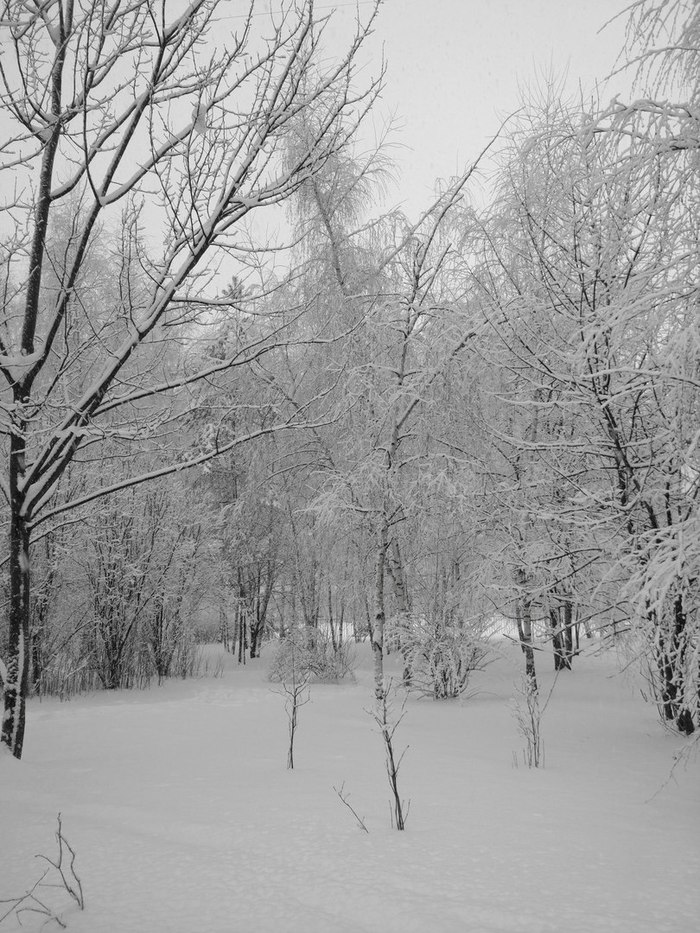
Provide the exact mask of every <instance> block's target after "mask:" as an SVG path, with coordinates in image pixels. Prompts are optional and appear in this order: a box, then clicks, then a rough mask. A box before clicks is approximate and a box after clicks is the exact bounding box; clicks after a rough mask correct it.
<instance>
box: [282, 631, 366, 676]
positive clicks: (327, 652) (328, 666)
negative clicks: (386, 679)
mask: <svg viewBox="0 0 700 933" xmlns="http://www.w3.org/2000/svg"><path fill="white" fill-rule="evenodd" d="M352 665H353V657H352V654H351V648H350V645H349V644H347V643H342V644H340V645H336V646H335V647H334V646H333V643H332V641H331V639H330V637H328V636H327V635H326V634H324V632H322V631H321V630H319V629H317V628H311V627H307V628H303V629H292V630H290V631H289V632H288V633H287V634H286V635H284V636H283V637H282V638H280V640H279V644H278V646H277V651H276V653H275V657H274V659H273V661H272V666H271V668H270V675H269V677H270V680H273V681H276V682H280V683H292V682H293V681H296V680H300V679H301V678H302V677H307V678H308V679H309V680H314V681H316V682H321V683H323V682H334V681H338V680H343V679H344V678H345V677H348V676H352Z"/></svg>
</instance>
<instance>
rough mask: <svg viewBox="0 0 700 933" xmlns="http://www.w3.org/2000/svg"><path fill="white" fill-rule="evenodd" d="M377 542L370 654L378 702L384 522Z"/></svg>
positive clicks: (382, 688) (380, 694) (381, 696)
mask: <svg viewBox="0 0 700 933" xmlns="http://www.w3.org/2000/svg"><path fill="white" fill-rule="evenodd" d="M378 537H379V540H378V542H377V554H376V558H375V564H374V624H373V625H372V654H373V655H374V695H375V697H376V699H377V702H378V703H382V702H383V701H384V698H385V696H386V691H385V684H384V620H385V618H386V610H385V607H384V570H385V563H386V551H387V539H388V532H387V527H386V523H384V522H383V523H382V527H381V531H380V533H379V536H378Z"/></svg>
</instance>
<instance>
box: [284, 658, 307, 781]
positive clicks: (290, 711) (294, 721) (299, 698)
mask: <svg viewBox="0 0 700 933" xmlns="http://www.w3.org/2000/svg"><path fill="white" fill-rule="evenodd" d="M281 693H282V695H283V696H284V697H285V702H284V708H285V710H286V712H287V719H288V720H289V748H288V750H287V768H288V769H289V770H290V771H291V770H293V769H294V737H295V736H296V731H297V727H298V725H299V710H300V709H301V707H302V706H306V704H307V703H308V702H309V700H310V699H311V692H310V690H309V675H308V674H302V675H301V676H300V677H299V679H298V680H297V679H296V678H295V679H294V680H292V682H291V683H283V684H282V685H281Z"/></svg>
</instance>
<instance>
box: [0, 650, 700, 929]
mask: <svg viewBox="0 0 700 933" xmlns="http://www.w3.org/2000/svg"><path fill="white" fill-rule="evenodd" d="M505 651H506V656H505V657H503V658H501V659H500V660H498V661H496V662H495V663H494V664H492V665H490V666H489V667H488V668H487V670H486V671H484V672H482V673H480V674H477V675H475V676H474V680H473V686H474V688H475V689H476V690H478V691H479V693H478V694H477V695H476V696H474V697H471V698H469V699H465V700H462V701H454V702H443V703H435V702H432V701H429V700H418V699H413V698H411V699H409V701H408V704H407V706H406V715H405V718H404V720H403V722H402V724H401V725H400V726H399V728H398V731H397V733H396V746H397V748H398V749H403V748H404V747H405V746H406V745H408V746H410V747H409V749H408V751H407V753H406V757H405V759H404V762H403V765H402V769H401V772H400V776H399V777H400V787H401V790H402V794H403V796H404V797H405V798H406V799H408V798H410V800H411V810H410V814H409V819H408V824H407V830H406V832H404V833H399V832H396V831H395V830H392V829H391V827H390V825H389V787H388V783H387V780H386V776H385V773H384V762H383V750H382V744H381V739H380V737H379V735H378V734H377V732H376V726H375V725H374V723H373V722H372V720H371V718H370V716H369V715H368V713H367V712H366V710H367V709H368V708H369V707H370V705H371V702H372V692H371V662H370V658H369V653H368V649H367V647H366V646H361V647H360V649H359V658H358V669H357V673H356V682H355V683H352V684H349V683H347V684H340V685H330V684H314V685H312V688H311V703H309V704H308V705H307V706H305V707H304V708H303V709H301V711H300V714H299V716H300V719H299V731H298V734H297V742H296V746H295V764H296V767H295V770H294V771H293V772H289V771H287V770H286V766H285V765H286V750H287V720H286V716H285V713H284V701H283V698H282V697H281V696H279V695H277V694H276V693H275V692H274V690H275V685H272V684H270V683H269V682H268V681H267V680H266V668H267V665H268V662H269V655H268V656H267V658H266V657H264V658H263V659H262V660H260V661H257V662H256V661H254V662H250V663H249V664H248V665H246V666H245V667H243V668H239V667H238V666H237V665H236V664H235V662H233V661H232V659H227V669H226V671H225V673H224V675H223V677H221V678H220V679H203V680H195V681H179V682H169V683H167V684H165V685H164V686H163V687H160V688H157V687H153V688H152V689H151V690H149V691H144V692H129V693H126V692H124V693H117V694H109V695H108V694H95V695H91V696H86V697H80V698H76V699H74V700H72V701H70V702H68V703H60V702H58V701H48V702H47V701H43V702H41V703H38V702H32V704H31V705H30V712H29V717H30V718H29V723H28V731H27V745H26V751H25V758H24V760H23V761H22V762H16V761H14V760H13V759H11V758H10V757H9V756H7V755H5V756H2V758H0V897H9V896H11V895H16V894H19V893H22V892H23V891H24V890H26V889H27V888H28V887H29V886H30V885H31V884H32V883H33V881H35V880H36V878H37V877H38V876H39V874H40V873H41V864H40V863H39V862H37V860H36V859H35V858H34V856H35V855H36V854H37V853H44V854H46V855H49V856H51V857H53V856H54V854H55V842H54V837H53V834H54V830H55V827H56V814H57V813H58V812H59V811H60V812H61V813H62V818H63V829H64V833H65V836H66V838H67V839H68V840H69V841H70V843H71V844H72V845H73V847H74V848H75V850H76V852H77V862H76V867H77V870H78V873H79V875H80V877H81V880H82V882H83V886H84V890H85V898H86V909H85V911H84V912H82V913H81V912H79V911H78V910H77V908H74V907H72V906H71V905H70V902H69V900H68V898H67V897H66V896H65V894H64V893H63V892H60V891H58V892H47V896H50V897H51V898H52V903H53V904H54V905H55V907H56V910H57V911H58V912H59V913H60V914H61V916H62V918H63V920H64V922H66V923H67V925H68V929H69V930H70V931H73V933H166V931H167V933H272V931H275V933H279V931H283V933H297V931H299V933H301V931H304V933H327V931H333V933H336V931H337V933H380V931H381V933H399V931H400V933H430V931H433V930H439V931H441V933H453V931H454V933H549V931H552V933H554V931H556V933H614V931H621V933H622V931H624V933H627V931H629V933H663V931H674V933H691V931H692V933H694V931H695V930H696V929H697V918H698V916H700V886H698V883H697V882H698V878H700V841H699V835H700V834H699V833H698V829H699V828H700V819H699V817H700V792H699V788H700V781H698V777H699V776H700V774H699V772H700V768H699V766H698V758H697V755H696V756H695V757H692V756H691V757H690V758H689V762H688V764H687V766H684V765H681V766H678V767H677V768H676V769H675V771H674V773H673V775H672V777H671V779H670V780H669V773H670V771H671V767H672V765H673V760H674V759H673V756H674V753H677V752H678V751H679V750H680V749H682V748H683V745H684V742H683V741H682V739H681V738H680V737H678V736H675V735H672V734H670V733H667V732H664V731H663V730H662V729H661V727H660V726H659V725H658V723H657V721H656V716H655V712H654V710H653V709H652V708H651V707H649V706H646V705H645V704H644V703H643V702H642V700H641V698H640V697H639V693H638V690H637V688H636V687H635V685H634V683H633V682H632V681H631V680H630V678H629V677H622V676H619V675H615V670H616V659H615V658H614V657H612V656H610V655H602V656H591V657H588V658H583V659H577V663H576V665H575V670H574V671H573V672H571V673H568V672H565V674H563V675H561V676H560V677H559V679H558V681H557V684H556V686H555V690H554V693H553V696H552V699H551V701H550V704H549V706H548V708H547V710H546V712H545V714H544V717H543V720H542V734H543V739H544V744H545V755H546V759H545V764H546V767H545V768H544V769H543V770H538V771H534V770H533V771H530V770H528V769H527V768H525V767H524V766H523V764H522V759H520V764H519V766H518V767H514V765H513V752H517V753H519V752H520V749H521V748H522V746H523V741H524V740H523V739H522V738H521V736H519V735H518V732H517V728H516V724H515V719H514V717H513V710H512V703H513V697H514V696H515V688H514V684H516V683H517V682H518V680H519V677H520V669H521V666H522V662H521V656H520V655H519V652H518V650H517V649H511V648H507V649H505ZM394 660H395V659H394V658H393V656H392V658H391V659H390V662H392V661H394ZM538 660H539V662H540V667H541V668H542V673H541V675H540V677H541V683H542V693H543V695H546V692H547V691H548V689H549V685H551V682H552V678H553V674H552V673H550V672H549V670H546V671H545V668H549V667H551V659H550V658H549V657H544V656H541V655H539V656H538ZM399 705H400V703H399V704H398V705H397V709H398V706H399ZM343 782H344V783H345V792H347V793H349V794H350V803H352V805H353V806H354V807H355V809H356V810H357V811H358V813H359V814H360V816H362V817H363V818H364V819H365V822H366V824H367V827H368V829H369V834H366V833H364V832H362V831H361V830H360V829H359V827H358V826H357V824H356V823H355V821H354V819H353V817H352V814H351V813H350V812H349V811H348V810H347V809H346V808H345V807H344V806H343V805H342V803H341V802H340V800H339V799H338V798H337V796H336V794H335V793H334V791H333V786H334V785H335V786H336V787H340V785H341V784H343ZM44 919H45V918H41V917H39V916H37V915H33V914H23V915H22V921H23V926H21V927H20V926H19V925H18V924H17V922H16V921H15V920H13V919H11V918H8V919H7V920H6V921H5V922H4V923H3V924H0V933H10V931H12V930H19V929H22V930H24V931H28V933H32V931H35V930H39V929H41V923H42V921H43V920H44ZM47 929H58V927H57V926H56V924H55V923H54V924H51V925H49V927H47Z"/></svg>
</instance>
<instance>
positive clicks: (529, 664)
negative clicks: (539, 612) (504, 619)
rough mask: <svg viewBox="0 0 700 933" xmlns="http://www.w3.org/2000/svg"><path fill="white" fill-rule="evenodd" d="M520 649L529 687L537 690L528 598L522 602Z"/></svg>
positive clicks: (530, 607) (530, 608)
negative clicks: (523, 658) (523, 657)
mask: <svg viewBox="0 0 700 933" xmlns="http://www.w3.org/2000/svg"><path fill="white" fill-rule="evenodd" d="M521 617H522V630H523V634H522V642H521V645H522V649H523V653H524V655H525V676H526V677H527V680H528V685H529V687H530V689H532V690H537V674H536V671H535V652H534V650H533V647H532V606H531V604H530V600H529V599H523V602H522V612H521Z"/></svg>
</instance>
